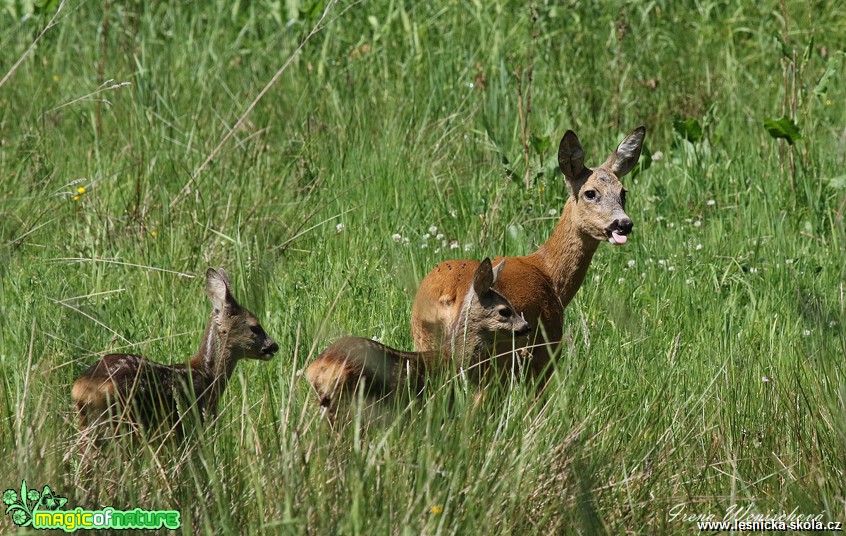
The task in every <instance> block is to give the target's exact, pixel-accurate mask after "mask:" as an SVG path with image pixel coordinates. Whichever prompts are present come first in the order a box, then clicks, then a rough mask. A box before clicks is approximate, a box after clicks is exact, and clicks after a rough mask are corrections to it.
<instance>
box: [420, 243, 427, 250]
mask: <svg viewBox="0 0 846 536" xmlns="http://www.w3.org/2000/svg"><path fill="white" fill-rule="evenodd" d="M427 247H429V244H427V243H426V242H423V243H422V244H420V249H426V248H427Z"/></svg>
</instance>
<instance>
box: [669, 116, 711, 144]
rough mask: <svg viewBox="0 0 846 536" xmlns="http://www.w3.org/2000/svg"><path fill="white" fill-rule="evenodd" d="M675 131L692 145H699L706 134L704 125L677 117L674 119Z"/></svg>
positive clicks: (694, 120) (693, 120)
mask: <svg viewBox="0 0 846 536" xmlns="http://www.w3.org/2000/svg"><path fill="white" fill-rule="evenodd" d="M673 130H675V131H676V134H678V135H679V136H681V137H682V139H685V140H687V141H689V142H690V143H699V142H700V141H702V138H703V136H704V134H705V131H704V130H703V129H702V125H701V124H699V121H698V120H696V119H681V118H679V117H676V118H675V119H673Z"/></svg>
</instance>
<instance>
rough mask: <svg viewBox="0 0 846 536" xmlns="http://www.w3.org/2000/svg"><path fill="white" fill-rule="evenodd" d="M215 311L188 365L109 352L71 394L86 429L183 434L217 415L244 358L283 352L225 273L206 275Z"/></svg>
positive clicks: (74, 385)
mask: <svg viewBox="0 0 846 536" xmlns="http://www.w3.org/2000/svg"><path fill="white" fill-rule="evenodd" d="M206 294H207V295H208V297H209V300H211V303H212V306H213V309H212V313H211V318H210V319H209V323H208V325H207V326H206V332H205V335H203V342H202V343H201V344H200V348H199V349H198V350H197V353H196V354H195V355H194V357H192V358H191V360H190V361H189V362H188V363H185V364H180V365H172V366H171V365H162V364H159V363H155V362H153V361H149V360H147V359H145V358H143V357H140V356H137V355H129V354H109V355H107V356H104V357H103V358H102V359H100V360H99V361H98V362H96V363H94V364H93V365H92V366H91V367H90V368H89V369H88V370H86V371H85V372H83V373H82V375H81V376H80V377H79V378H78V379H77V380H76V381H75V382H74V384H73V389H72V391H71V396H72V398H73V400H74V402H75V403H76V407H77V409H78V410H79V418H80V430H82V431H83V432H85V431H86V430H88V429H93V427H95V426H98V425H108V424H112V425H117V424H119V423H120V422H121V421H123V422H128V423H130V424H131V425H133V426H136V427H141V428H144V429H146V430H149V431H153V430H156V429H158V428H159V427H160V426H166V427H167V428H166V429H164V430H161V431H163V432H167V431H169V430H171V429H172V430H174V431H176V432H177V434H178V435H180V436H181V435H182V423H183V421H184V420H187V418H186V415H187V414H189V413H190V412H191V411H194V410H196V415H198V416H199V417H200V419H205V418H208V417H210V416H214V415H215V412H216V410H217V404H218V401H219V400H220V397H221V395H222V394H223V391H224V389H225V388H226V384H227V382H228V381H229V378H230V377H231V376H232V372H233V371H234V370H235V365H236V364H237V363H238V360H239V359H243V358H251V359H261V360H268V359H270V358H271V357H273V354H274V353H276V351H277V350H278V349H279V346H278V345H277V344H276V343H275V342H273V339H271V338H270V336H269V335H268V334H267V333H265V331H264V329H263V328H262V327H261V324H259V321H258V319H257V318H256V317H255V315H254V314H253V313H251V312H250V311H248V310H247V309H245V308H244V307H241V306H240V305H239V304H238V302H237V301H235V298H234V297H233V296H232V286H231V285H230V284H229V278H228V277H227V276H226V272H224V271H223V270H222V269H219V270H215V269H213V268H209V269H208V271H207V272H206Z"/></svg>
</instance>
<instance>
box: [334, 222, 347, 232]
mask: <svg viewBox="0 0 846 536" xmlns="http://www.w3.org/2000/svg"><path fill="white" fill-rule="evenodd" d="M345 228H346V227H344V224H343V223H339V224H338V225H336V226H335V230H336V231H338V232H339V233H343V232H344V229H345Z"/></svg>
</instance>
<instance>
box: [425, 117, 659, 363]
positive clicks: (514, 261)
mask: <svg viewBox="0 0 846 536" xmlns="http://www.w3.org/2000/svg"><path fill="white" fill-rule="evenodd" d="M645 133H646V129H645V128H644V127H639V128H637V129H635V130H634V132H632V133H631V134H629V135H628V136H627V137H626V138H625V139H624V140H623V141H622V142H621V143H620V145H619V146H618V147H617V149H616V150H615V151H614V152H613V153H611V156H609V157H608V159H607V160H606V161H605V162H604V163H603V164H602V165H600V166H599V167H597V168H595V169H589V168H586V167H585V166H584V164H583V159H584V150H583V149H582V147H581V144H579V140H578V138H577V137H576V135H575V133H573V132H572V131H567V133H566V134H565V135H564V137H563V138H562V139H561V144H560V145H559V151H558V163H559V166H560V168H561V171H562V172H563V173H564V176H565V179H566V183H567V188H568V190H569V192H570V197H569V199H567V202H566V203H565V204H564V209H563V211H562V213H561V218H560V219H559V221H558V224H557V225H556V227H555V229H554V230H553V232H552V236H551V237H550V238H549V240H547V242H546V243H545V244H544V245H543V246H541V247H540V248H539V249H538V250H537V251H535V252H534V253H532V254H530V255H526V256H523V257H507V258H506V259H507V261H508V262H507V263H506V265H505V268H504V269H503V270H502V274H501V275H500V277H499V279H498V280H497V283H496V286H495V288H496V290H498V291H499V292H501V293H502V295H503V296H505V297H506V298H508V300H509V301H510V302H511V303H512V304H513V306H514V307H515V309H517V310H518V311H520V312H521V313H522V314H523V315H524V317H525V318H526V320H527V321H528V322H529V323H530V324H531V325H532V326H535V330H536V331H535V333H534V334H533V335H532V336H530V337H529V340H530V341H534V342H535V343H536V344H537V343H541V342H543V341H546V342H547V343H548V345H549V348H547V346H546V344H541V345H539V346H537V347H534V348H532V349H531V354H532V359H531V362H530V370H531V371H532V373H533V374H534V375H535V376H540V377H547V376H548V375H549V373H550V372H551V370H550V367H549V366H548V365H549V359H550V357H549V355H550V350H552V351H554V350H555V349H556V348H557V346H558V344H559V343H560V341H561V337H562V328H563V325H562V324H563V319H564V309H565V308H566V307H567V305H568V304H569V303H570V300H572V299H573V297H574V296H575V295H576V292H577V291H578V290H579V287H580V286H581V284H582V282H583V281H584V278H585V274H586V273H587V270H588V267H589V266H590V262H591V260H592V259H593V254H594V253H595V252H596V249H597V247H599V244H600V243H601V242H605V241H612V242H616V243H619V241H625V236H626V235H628V233H629V232H630V231H631V228H632V222H631V219H629V217H628V216H627V215H626V213H625V189H624V188H623V185H622V184H621V183H620V180H619V178H620V177H622V176H623V175H625V174H626V173H628V172H629V171H631V170H632V169H633V168H634V166H635V164H637V161H638V159H639V158H640V152H641V149H642V146H643V138H644V135H645ZM501 258H502V257H498V258H497V259H494V262H498V261H499V259H501ZM478 265H479V264H478V263H477V262H476V261H471V260H458V261H456V260H449V261H445V262H442V263H441V264H439V265H438V266H436V267H435V268H434V270H432V271H431V272H429V274H428V275H427V276H426V277H425V278H424V279H423V281H422V282H421V283H420V287H419V288H418V289H417V294H416V296H415V299H414V306H413V308H412V313H411V333H412V336H413V337H414V347H415V349H416V350H418V351H424V352H431V351H436V350H437V349H438V348H441V347H442V346H443V344H444V341H445V340H448V339H449V337H450V336H451V334H450V326H451V325H453V322H454V319H455V316H456V314H457V311H459V310H461V307H462V297H463V296H464V295H465V293H466V291H467V289H468V287H469V285H470V279H471V274H472V273H473V270H475V269H476V267H477V266H478ZM544 334H545V336H544ZM508 350H509V348H508V347H507V346H504V345H503V346H500V347H499V348H497V354H505V355H503V357H502V358H501V359H502V361H501V363H500V365H501V366H507V364H508V362H510V361H511V359H512V358H511V355H510V353H509V352H508Z"/></svg>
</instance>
